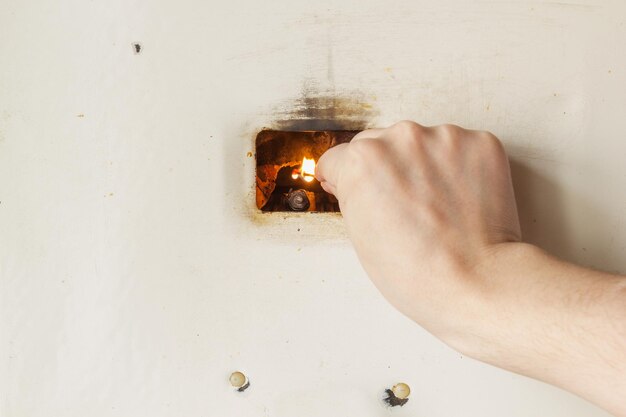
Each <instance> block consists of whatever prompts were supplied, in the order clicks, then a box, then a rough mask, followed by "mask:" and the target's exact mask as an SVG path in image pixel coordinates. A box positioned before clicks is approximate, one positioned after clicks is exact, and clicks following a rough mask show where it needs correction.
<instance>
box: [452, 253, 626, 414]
mask: <svg viewBox="0 0 626 417" xmlns="http://www.w3.org/2000/svg"><path fill="white" fill-rule="evenodd" d="M485 259H486V260H485V261H484V262H482V263H480V264H479V266H478V267H477V268H475V269H476V271H475V275H474V277H473V278H472V279H473V280H474V282H475V286H474V289H475V290H474V291H472V294H470V295H469V296H470V297H472V298H473V299H474V301H475V303H473V304H471V305H473V306H474V307H475V311H474V313H475V315H477V316H480V319H479V320H472V321H470V322H468V323H464V328H463V330H462V331H461V332H460V333H459V334H460V335H461V337H460V338H459V339H458V343H452V344H453V345H454V344H456V345H458V346H455V347H457V348H458V349H459V350H461V351H463V352H464V353H465V354H467V355H468V356H472V357H475V358H476V359H479V360H482V361H485V362H488V363H491V364H493V365H496V366H499V367H502V368H505V369H509V370H511V371H514V372H518V373H521V374H525V375H528V376H530V377H533V378H537V379H540V380H543V381H546V382H548V383H551V384H554V385H557V386H560V387H562V388H564V389H567V390H569V391H571V392H573V393H576V394H578V395H580V396H582V397H585V398H587V399H588V400H590V401H592V402H595V403H596V404H598V405H600V406H602V407H604V408H606V409H607V410H609V411H610V412H612V413H614V414H616V415H619V416H626V279H625V278H624V277H619V276H615V275H610V274H606V273H601V272H597V271H592V270H588V269H585V268H581V267H578V266H575V265H572V264H568V263H566V262H563V261H561V260H559V259H556V258H554V257H552V256H550V255H548V254H546V253H545V252H543V251H542V250H540V249H538V248H536V247H534V246H531V245H527V244H523V243H503V244H499V245H496V246H495V247H494V249H493V251H490V253H489V254H488V255H487V256H486V257H485Z"/></svg>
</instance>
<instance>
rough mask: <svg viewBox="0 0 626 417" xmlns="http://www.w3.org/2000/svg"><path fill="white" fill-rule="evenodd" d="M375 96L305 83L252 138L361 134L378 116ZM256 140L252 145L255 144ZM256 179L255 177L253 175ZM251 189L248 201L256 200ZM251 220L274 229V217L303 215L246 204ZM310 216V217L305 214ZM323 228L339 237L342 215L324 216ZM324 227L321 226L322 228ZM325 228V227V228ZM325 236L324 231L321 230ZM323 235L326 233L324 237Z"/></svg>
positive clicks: (329, 214) (275, 106) (269, 114)
mask: <svg viewBox="0 0 626 417" xmlns="http://www.w3.org/2000/svg"><path fill="white" fill-rule="evenodd" d="M375 99H376V98H375V96H373V95H368V94H366V93H365V92H363V91H359V90H338V89H336V88H332V89H319V88H317V85H316V83H315V82H314V81H311V80H308V81H305V82H304V84H303V86H302V88H301V92H300V95H299V96H297V97H294V98H291V99H287V100H284V101H282V102H280V103H278V104H276V105H274V106H273V107H272V108H271V110H270V112H268V113H266V117H267V119H266V120H268V123H267V124H266V125H264V126H259V127H258V129H256V130H255V131H253V132H254V133H253V135H254V136H253V138H254V139H255V138H256V135H257V134H258V133H259V132H260V131H261V130H264V129H272V130H284V131H311V130H317V131H327V130H354V131H361V130H365V129H367V128H369V127H371V126H372V121H373V120H374V119H375V118H376V117H377V116H378V115H379V111H378V109H377V108H376V107H375V103H374V102H375ZM254 139H253V141H254ZM253 175H254V173H253ZM254 191H255V190H254V189H252V190H251V192H250V193H249V194H247V195H246V198H251V199H252V200H253V199H254V196H255V192H254ZM244 206H245V207H249V209H246V212H247V213H248V216H246V217H247V218H248V219H249V220H250V221H251V222H252V223H253V224H255V225H256V226H269V225H274V224H275V220H277V219H278V217H277V216H275V215H285V216H284V217H285V219H287V218H290V219H291V218H292V217H296V218H299V216H302V215H303V213H281V212H275V213H272V212H263V211H261V210H259V209H258V208H257V207H256V204H251V205H248V204H245V205H244ZM304 214H309V213H304ZM324 214H325V216H324V219H325V220H324V222H323V223H324V224H326V223H327V224H326V227H327V229H328V230H326V229H324V232H327V233H328V234H329V236H330V235H334V234H336V233H337V232H336V230H337V227H338V226H340V225H341V214H340V213H324ZM319 226H320V227H322V224H320V225H319ZM322 228H323V227H322ZM318 231H319V232H320V233H322V230H321V229H320V230H318ZM322 234H323V233H322Z"/></svg>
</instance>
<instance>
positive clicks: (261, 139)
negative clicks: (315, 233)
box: [256, 130, 359, 212]
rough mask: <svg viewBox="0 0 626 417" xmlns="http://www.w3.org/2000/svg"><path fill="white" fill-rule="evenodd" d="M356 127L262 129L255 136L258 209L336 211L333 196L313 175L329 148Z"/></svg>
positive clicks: (348, 139)
mask: <svg viewBox="0 0 626 417" xmlns="http://www.w3.org/2000/svg"><path fill="white" fill-rule="evenodd" d="M358 132H359V131H358V130H325V131H283V130H262V131H261V132H259V134H258V135H257V137H256V205H257V208H259V209H260V210H262V211H265V212H272V211H279V212H280V211H310V212H337V211H339V204H338V202H337V199H336V198H335V197H334V196H333V195H332V194H328V193H327V192H325V191H324V190H323V189H322V187H321V185H320V183H319V182H318V181H317V179H315V177H314V176H313V174H314V169H315V164H316V163H317V161H318V160H319V158H320V156H322V154H323V153H324V152H326V151H327V150H328V149H330V148H331V147H333V146H335V145H338V144H340V143H346V142H350V140H352V138H353V137H354V135H356V134H357V133H358Z"/></svg>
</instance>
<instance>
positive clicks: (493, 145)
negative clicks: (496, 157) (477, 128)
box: [479, 131, 505, 155]
mask: <svg viewBox="0 0 626 417" xmlns="http://www.w3.org/2000/svg"><path fill="white" fill-rule="evenodd" d="M479 138H480V141H481V143H482V144H483V146H484V147H485V149H486V150H487V151H489V152H491V153H493V154H500V155H505V151H504V145H503V144H502V142H501V141H500V139H498V138H497V137H496V135H494V134H493V133H491V132H487V131H481V132H480V133H479Z"/></svg>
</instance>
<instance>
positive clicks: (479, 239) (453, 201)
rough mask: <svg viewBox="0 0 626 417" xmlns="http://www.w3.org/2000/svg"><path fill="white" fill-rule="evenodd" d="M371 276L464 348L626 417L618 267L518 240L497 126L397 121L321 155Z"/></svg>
mask: <svg viewBox="0 0 626 417" xmlns="http://www.w3.org/2000/svg"><path fill="white" fill-rule="evenodd" d="M316 177H317V179H318V180H319V181H320V183H321V184H322V187H323V188H324V189H325V190H326V191H328V192H330V193H332V194H334V195H335V196H336V197H337V199H338V200H339V205H340V207H341V212H342V213H343V216H344V220H345V224H346V227H347V230H348V234H349V236H350V239H351V241H352V243H353V245H354V248H355V250H356V252H357V254H358V256H359V259H360V261H361V263H362V264H363V267H364V268H365V270H366V272H367V274H368V275H369V277H370V278H371V280H372V281H373V283H374V284H375V285H376V287H377V288H378V289H379V290H380V292H381V293H382V294H383V295H384V296H385V298H386V299H387V300H388V301H389V302H390V303H391V304H392V305H394V306H395V307H396V308H397V309H398V310H400V311H401V312H402V313H403V314H405V315H407V316H408V317H410V318H411V319H412V320H414V321H415V322H417V323H418V324H420V325H421V326H423V327H424V328H426V329H427V330H428V331H430V332H431V333H432V334H434V335H435V336H437V337H438V338H440V339H441V340H442V341H443V342H445V343H447V344H448V345H450V346H451V347H452V348H454V349H456V350H458V351H459V352H461V353H463V354H465V355H467V356H471V357H474V358H476V359H478V360H481V361H484V362H487V363H490V364H492V365H495V366H498V367H501V368H504V369H507V370H511V371H514V372H517V373H520V374H523V375H527V376H530V377H532V378H536V379H539V380H542V381H545V382H548V383H550V384H553V385H556V386H559V387H561V388H564V389H566V390H569V391H571V392H573V393H575V394H577V395H579V396H581V397H584V398H586V399H587V400H589V401H591V402H593V403H595V404H597V405H599V406H600V407H603V408H604V409H606V410H607V411H609V412H611V413H613V414H614V415H616V416H620V417H626V277H624V276H618V275H611V274H607V273H603V272H598V271H593V270H589V269H585V268H582V267H579V266H576V265H573V264H569V263H566V262H564V261H561V260H559V259H557V258H555V257H553V256H551V255H549V254H548V253H546V252H544V251H542V250H541V249H539V248H537V247H535V246H532V245H529V244H526V243H522V242H521V231H520V224H519V219H518V215H517V208H516V204H515V196H514V193H513V186H512V183H511V174H510V168H509V163H508V158H507V156H506V153H505V151H504V148H503V146H502V144H501V142H500V141H499V140H498V139H497V138H496V137H495V136H494V135H492V134H491V133H488V132H482V131H474V130H466V129H462V128H460V127H458V126H452V125H442V126H436V127H425V126H421V125H419V124H417V123H414V122H409V121H403V122H399V123H396V124H395V125H393V126H391V127H389V128H387V129H370V130H365V131H363V132H361V133H359V134H358V135H357V136H355V138H354V139H353V140H352V142H350V143H348V144H343V145H339V146H336V147H334V148H332V149H330V150H329V151H327V152H326V153H325V154H324V155H323V156H322V157H321V159H320V160H319V162H318V165H317V168H316Z"/></svg>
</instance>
